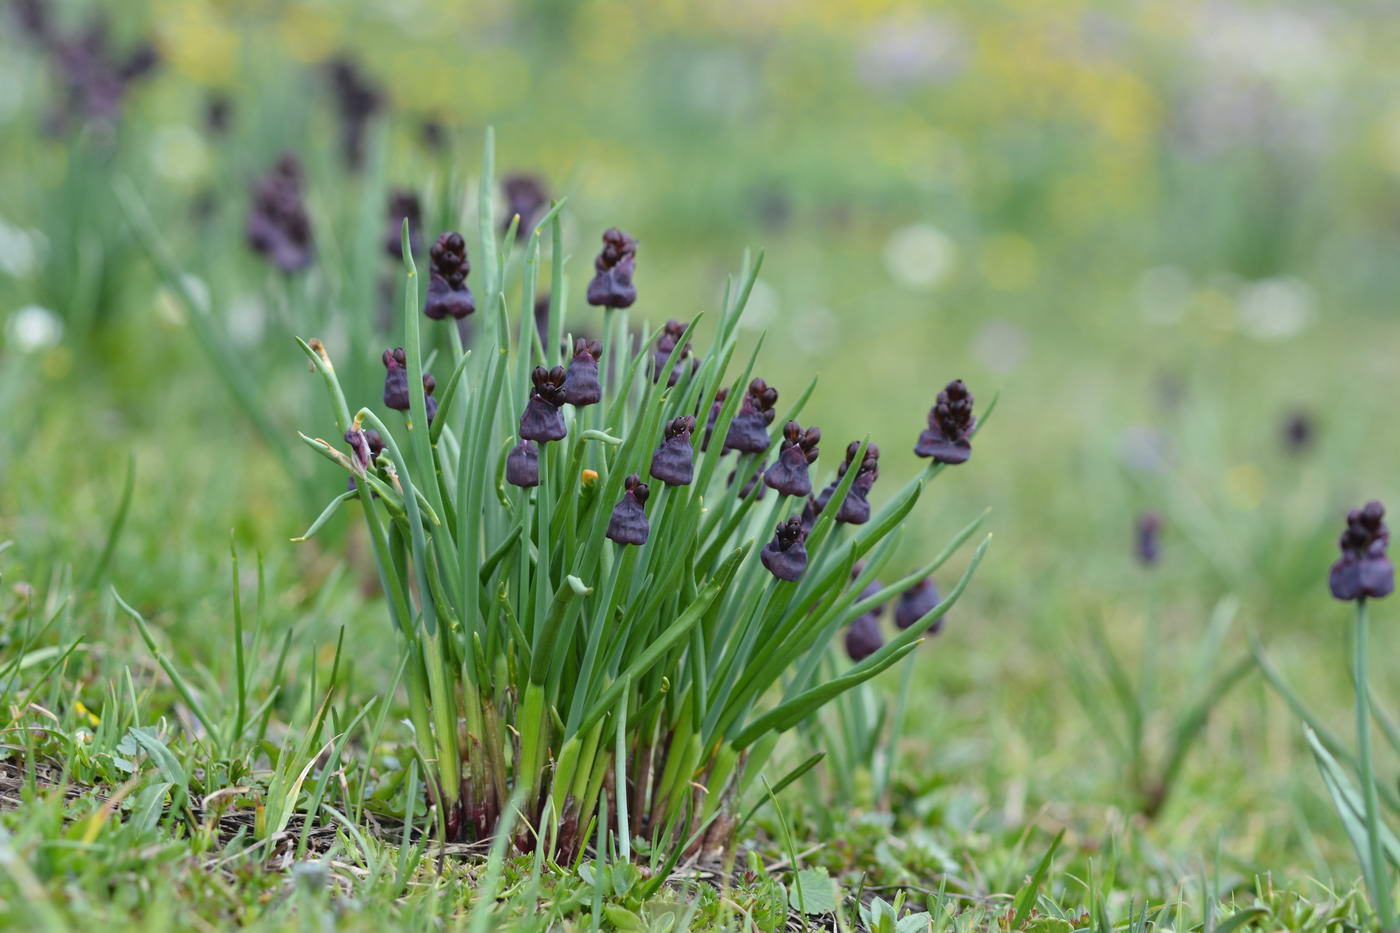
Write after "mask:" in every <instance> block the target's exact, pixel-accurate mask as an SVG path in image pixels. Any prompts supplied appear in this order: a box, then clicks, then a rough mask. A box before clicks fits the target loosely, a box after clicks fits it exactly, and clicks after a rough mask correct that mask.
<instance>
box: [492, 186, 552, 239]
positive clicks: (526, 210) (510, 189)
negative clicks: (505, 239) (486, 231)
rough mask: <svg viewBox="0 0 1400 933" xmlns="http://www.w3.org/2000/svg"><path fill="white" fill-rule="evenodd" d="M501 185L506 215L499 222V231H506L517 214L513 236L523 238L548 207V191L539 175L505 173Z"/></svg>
mask: <svg viewBox="0 0 1400 933" xmlns="http://www.w3.org/2000/svg"><path fill="white" fill-rule="evenodd" d="M501 187H502V188H504V189H505V194H506V216H505V220H503V221H502V222H501V233H502V234H505V233H506V232H508V231H509V230H510V222H511V221H512V220H514V219H515V217H516V215H519V217H520V226H518V227H516V229H515V238H516V239H517V240H524V239H526V238H527V237H528V236H529V235H530V232H531V231H533V230H534V229H535V222H536V221H537V220H539V218H540V217H542V216H543V215H544V212H545V209H546V208H548V207H549V192H547V191H545V188H544V181H543V180H542V179H540V177H539V176H537V175H526V174H523V173H517V174H513V175H507V176H506V177H505V179H504V180H503V181H502V182H501Z"/></svg>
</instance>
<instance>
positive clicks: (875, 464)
mask: <svg viewBox="0 0 1400 933" xmlns="http://www.w3.org/2000/svg"><path fill="white" fill-rule="evenodd" d="M859 449H860V443H859V442H857V441H851V442H850V443H849V444H847V445H846V460H845V462H844V463H842V464H841V466H840V467H838V468H837V471H836V479H835V480H834V481H832V483H831V484H830V485H829V486H827V487H826V488H825V489H823V490H822V492H821V495H819V496H817V502H816V506H817V511H818V512H820V511H821V510H823V509H825V508H826V506H827V503H828V502H830V501H831V497H832V496H834V495H835V494H836V487H837V486H838V485H839V484H840V482H841V478H842V477H843V476H845V475H846V471H847V470H848V469H850V467H851V462H852V461H853V460H854V459H855V456H856V451H858V450H859ZM879 478H880V448H879V447H877V446H876V445H874V444H870V445H868V446H867V447H866V448H865V456H864V457H862V458H861V461H860V465H859V467H857V469H856V478H855V479H854V480H852V481H851V488H850V491H849V492H847V493H846V498H845V500H844V501H842V503H841V507H840V508H839V509H837V510H836V520H837V521H838V522H845V523H846V524H848V525H864V524H865V523H866V522H868V521H870V500H869V498H868V497H869V495H870V490H871V488H872V487H873V486H874V485H875V481H876V480H877V479H879Z"/></svg>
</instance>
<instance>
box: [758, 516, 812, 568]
mask: <svg viewBox="0 0 1400 933" xmlns="http://www.w3.org/2000/svg"><path fill="white" fill-rule="evenodd" d="M806 541H807V532H805V531H803V530H802V519H800V518H798V517H797V516H796V515H794V516H793V517H792V518H789V519H788V520H787V521H785V522H779V523H778V527H777V529H776V531H775V532H774V534H773V540H772V541H769V542H768V543H767V544H765V545H764V546H763V552H762V553H761V554H760V555H759V559H760V560H762V561H763V566H765V567H767V568H768V572H769V573H771V574H773V576H775V577H777V578H778V579H779V580H787V581H788V582H789V583H793V582H796V581H798V580H800V579H802V574H803V572H804V571H805V570H806V569H807V545H806V543H805V542H806Z"/></svg>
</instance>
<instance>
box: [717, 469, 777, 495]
mask: <svg viewBox="0 0 1400 933" xmlns="http://www.w3.org/2000/svg"><path fill="white" fill-rule="evenodd" d="M765 470H766V465H761V466H759V468H758V470H757V471H755V472H754V473H753V475H751V476H750V477H749V478H748V479H746V480H744V487H743V488H742V489H740V490H739V498H740V499H747V498H748V497H749V496H752V495H754V490H755V489H756V490H758V495H757V496H755V499H756V500H757V501H759V502H762V501H763V497H764V496H766V495H768V487H767V486H765V485H763V484H762V483H760V482H759V480H761V479H763V474H764V472H765ZM738 478H739V470H738V469H737V468H735V469H733V470H730V471H729V478H728V479H726V480H725V485H728V486H733V485H734V481H735V480H736V479H738Z"/></svg>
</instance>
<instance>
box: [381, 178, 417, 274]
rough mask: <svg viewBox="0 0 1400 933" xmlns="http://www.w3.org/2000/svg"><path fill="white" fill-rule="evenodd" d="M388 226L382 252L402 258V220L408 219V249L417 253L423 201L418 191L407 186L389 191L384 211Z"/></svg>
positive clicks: (393, 257) (398, 258) (390, 256)
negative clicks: (420, 199)
mask: <svg viewBox="0 0 1400 933" xmlns="http://www.w3.org/2000/svg"><path fill="white" fill-rule="evenodd" d="M385 220H386V221H387V222H388V226H387V227H386V228H385V233H384V253H385V255H387V256H388V257H389V258H390V259H396V260H402V259H403V222H404V220H407V221H408V250H409V252H410V253H412V254H413V255H415V256H417V255H419V249H420V248H421V247H422V237H423V232H422V231H421V230H420V229H419V228H420V227H422V226H423V203H422V202H421V201H419V200H418V193H417V192H416V191H411V190H409V189H408V188H396V189H394V190H393V191H391V192H389V204H388V209H387V210H386V212H385Z"/></svg>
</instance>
